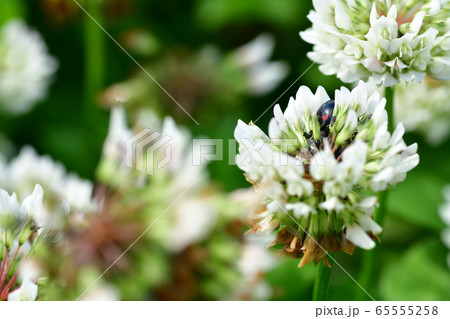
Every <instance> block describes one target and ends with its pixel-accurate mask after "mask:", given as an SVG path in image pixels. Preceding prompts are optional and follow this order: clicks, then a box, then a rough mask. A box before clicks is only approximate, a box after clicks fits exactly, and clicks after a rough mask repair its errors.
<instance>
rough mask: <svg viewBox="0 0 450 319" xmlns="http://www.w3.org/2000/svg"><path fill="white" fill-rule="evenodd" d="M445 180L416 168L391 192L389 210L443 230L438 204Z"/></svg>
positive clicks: (433, 228) (427, 226)
mask: <svg viewBox="0 0 450 319" xmlns="http://www.w3.org/2000/svg"><path fill="white" fill-rule="evenodd" d="M444 184H445V182H444V181H443V180H442V179H441V178H439V177H438V176H435V175H431V174H429V173H427V172H424V171H420V170H416V171H412V172H411V173H409V174H408V176H407V177H406V179H405V181H404V182H402V183H400V184H399V185H398V186H397V188H396V190H395V191H393V192H391V193H390V194H389V199H388V211H389V212H390V213H392V214H394V215H396V216H397V217H400V218H402V219H404V220H407V221H409V222H411V223H413V224H416V225H419V226H421V227H425V228H429V229H431V230H436V231H438V230H441V229H442V228H443V227H444V224H443V222H442V221H441V219H440V218H439V215H438V213H437V212H438V206H439V204H440V203H441V202H442V201H443V199H442V194H441V193H442V192H441V190H442V187H443V186H444Z"/></svg>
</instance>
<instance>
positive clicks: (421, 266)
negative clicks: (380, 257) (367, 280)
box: [379, 239, 450, 300]
mask: <svg viewBox="0 0 450 319" xmlns="http://www.w3.org/2000/svg"><path fill="white" fill-rule="evenodd" d="M446 255H447V249H446V248H445V247H444V245H443V244H442V243H441V242H440V240H438V239H429V240H426V241H423V240H422V241H420V242H419V243H418V244H416V245H413V246H412V247H411V248H409V249H408V251H407V252H406V253H405V254H404V255H403V256H402V258H401V259H400V260H399V261H398V262H395V263H392V264H390V265H389V266H387V267H386V269H385V270H384V271H383V272H382V274H381V279H380V283H379V289H380V292H381V296H382V297H383V299H385V300H448V297H449V296H450V285H449V283H450V271H449V269H448V268H447V264H446V261H445V258H446Z"/></svg>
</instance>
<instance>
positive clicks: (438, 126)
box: [394, 78, 450, 145]
mask: <svg viewBox="0 0 450 319" xmlns="http://www.w3.org/2000/svg"><path fill="white" fill-rule="evenodd" d="M394 106H395V115H396V116H395V117H396V118H397V119H400V120H401V121H402V122H403V124H404V125H405V129H406V130H407V131H415V132H418V133H420V134H422V135H424V137H425V138H426V140H427V142H428V143H429V144H431V145H438V144H440V143H442V142H444V141H445V140H446V139H447V138H448V137H449V135H450V125H449V123H450V81H435V80H431V79H429V78H425V81H424V82H423V83H422V84H417V83H408V84H402V85H398V87H396V89H395V103H394Z"/></svg>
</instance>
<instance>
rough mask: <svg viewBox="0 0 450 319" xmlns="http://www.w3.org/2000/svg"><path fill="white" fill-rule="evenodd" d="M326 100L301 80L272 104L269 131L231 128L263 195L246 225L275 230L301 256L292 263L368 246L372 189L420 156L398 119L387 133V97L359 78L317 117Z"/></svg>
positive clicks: (397, 177) (402, 173) (241, 160)
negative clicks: (283, 102)
mask: <svg viewBox="0 0 450 319" xmlns="http://www.w3.org/2000/svg"><path fill="white" fill-rule="evenodd" d="M330 100H331V99H330V97H329V96H328V94H327V93H326V92H325V89H324V88H322V87H319V88H318V89H317V92H316V93H315V94H313V93H312V92H311V91H310V90H309V89H308V88H307V87H304V86H302V87H300V89H299V90H298V92H297V96H296V99H293V98H291V99H290V101H289V104H288V107H287V109H286V110H285V112H284V113H283V112H282V111H281V109H280V106H279V105H277V106H275V108H274V115H275V117H274V118H273V119H272V120H271V122H270V124H269V135H268V136H267V135H266V134H265V133H263V131H262V130H261V129H260V128H259V127H257V126H256V125H254V124H253V123H250V125H246V124H245V123H243V122H242V121H239V122H238V125H237V127H236V129H235V138H236V140H237V141H238V143H239V154H238V155H237V158H236V161H237V164H238V166H239V168H241V169H242V170H243V171H244V172H245V175H246V178H247V180H248V181H250V182H251V183H252V184H253V185H254V186H255V188H256V189H257V190H258V192H259V193H260V194H261V197H262V198H263V201H262V205H261V206H260V207H255V208H254V210H253V213H252V215H251V216H250V217H251V218H250V220H251V224H252V225H251V229H250V232H266V231H273V230H276V229H278V230H279V231H278V233H277V238H276V240H275V241H274V244H281V245H282V252H283V253H285V254H287V255H289V256H292V257H296V258H300V257H302V256H303V258H302V260H301V262H300V265H299V266H303V265H305V264H307V263H309V262H311V261H313V260H314V261H315V262H316V263H317V262H319V261H320V260H321V259H324V262H325V264H327V260H326V258H325V257H326V254H327V252H328V251H332V252H337V251H339V250H341V249H342V250H344V251H346V252H348V253H352V252H353V250H354V248H355V245H356V246H359V247H361V248H364V249H371V248H373V247H374V246H375V243H374V242H373V240H372V239H376V238H377V237H376V235H377V234H378V233H379V232H381V227H380V226H379V225H378V224H376V223H375V222H374V221H373V219H372V213H373V211H374V208H375V206H376V205H377V197H376V196H375V193H376V192H379V191H384V190H386V189H388V188H389V187H390V185H395V184H396V183H398V182H400V181H402V180H403V179H404V178H405V177H406V173H407V172H408V171H410V170H411V169H413V168H414V167H415V166H417V164H418V163H419V156H418V154H417V144H413V145H410V146H407V145H406V144H405V142H404V141H403V138H402V136H403V133H404V128H403V125H402V124H399V125H398V126H397V128H396V130H395V132H394V133H393V134H390V133H389V132H388V123H387V113H386V111H385V104H386V100H385V99H384V98H382V97H380V95H379V93H378V92H372V90H371V89H369V87H368V86H367V85H366V84H365V83H364V82H360V83H359V85H358V86H357V87H355V88H354V89H353V90H352V91H349V90H348V89H346V88H345V87H342V88H341V89H340V90H336V92H335V96H334V107H333V108H332V109H331V110H328V111H327V112H326V118H325V120H324V118H323V117H322V116H323V114H324V113H323V112H324V107H325V106H327V105H328V106H329V105H331V104H332V102H330ZM324 104H325V105H324ZM328 106H327V107H328ZM330 115H331V120H330V121H329V122H328V119H329V116H330Z"/></svg>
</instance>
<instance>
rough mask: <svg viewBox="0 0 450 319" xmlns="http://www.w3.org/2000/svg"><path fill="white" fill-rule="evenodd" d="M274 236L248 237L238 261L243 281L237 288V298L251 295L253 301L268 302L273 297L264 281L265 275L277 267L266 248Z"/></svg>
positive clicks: (272, 256) (273, 257) (270, 289)
mask: <svg viewBox="0 0 450 319" xmlns="http://www.w3.org/2000/svg"><path fill="white" fill-rule="evenodd" d="M271 238H272V236H261V235H258V236H257V235H248V236H246V238H245V242H244V245H243V252H242V255H241V257H240V259H239V260H238V261H237V268H238V269H239V271H240V273H241V274H242V278H243V280H242V281H241V282H240V284H239V285H238V286H237V292H236V295H237V296H246V295H250V296H251V298H249V299H251V300H267V299H268V298H270V296H272V294H273V292H272V288H271V287H270V286H269V285H268V283H267V282H266V281H264V280H263V276H264V274H265V273H266V272H267V271H269V270H271V269H272V268H273V267H274V266H275V265H276V261H277V260H276V258H275V256H274V255H273V254H271V253H270V252H269V251H268V250H267V249H266V246H267V244H268V243H270V240H271Z"/></svg>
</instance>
